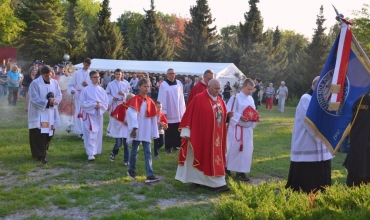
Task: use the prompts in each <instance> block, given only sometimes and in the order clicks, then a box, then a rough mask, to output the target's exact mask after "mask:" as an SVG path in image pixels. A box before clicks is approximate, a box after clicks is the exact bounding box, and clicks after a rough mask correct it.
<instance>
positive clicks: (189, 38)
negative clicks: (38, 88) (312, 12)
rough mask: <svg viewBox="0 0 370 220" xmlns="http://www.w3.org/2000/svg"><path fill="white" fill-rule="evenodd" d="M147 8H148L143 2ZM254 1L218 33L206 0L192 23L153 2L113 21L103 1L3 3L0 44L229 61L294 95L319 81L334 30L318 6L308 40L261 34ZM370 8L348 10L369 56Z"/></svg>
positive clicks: (35, 53)
mask: <svg viewBox="0 0 370 220" xmlns="http://www.w3.org/2000/svg"><path fill="white" fill-rule="evenodd" d="M149 3H150V4H149ZM258 3H259V0H249V9H246V12H245V14H244V21H242V22H240V23H239V24H236V25H229V26H227V27H223V28H221V29H220V30H219V31H218V30H217V27H216V26H215V25H214V21H215V18H213V17H212V13H211V10H210V8H209V5H208V1H207V0H195V5H193V6H191V7H190V9H189V11H190V18H184V17H180V16H177V15H175V14H164V13H162V12H160V11H157V10H156V8H155V2H154V0H151V1H150V2H149V1H148V9H146V10H144V11H143V12H142V13H138V12H132V11H124V13H123V14H121V16H120V17H119V18H118V19H117V21H115V22H111V21H110V18H111V9H110V8H109V0H103V1H102V2H101V3H100V2H99V1H97V0H43V1H36V0H3V3H0V6H1V8H2V13H0V21H2V22H0V30H2V31H0V46H12V47H17V48H19V51H18V55H19V57H18V59H19V60H25V61H29V62H30V61H32V60H34V59H38V60H44V61H45V62H47V63H60V62H61V57H63V54H65V53H67V54H69V55H70V57H71V62H72V63H78V62H81V60H83V58H84V57H86V56H88V57H91V58H106V59H127V60H160V61H164V60H165V61H172V60H175V61H191V62H232V63H234V64H235V65H236V66H237V67H238V68H239V69H240V70H241V71H242V72H243V73H244V74H245V75H246V76H247V77H252V78H255V77H259V78H261V79H262V80H263V82H265V83H266V85H267V83H269V82H273V83H274V84H275V86H277V85H278V84H280V81H281V80H284V81H285V82H286V84H287V86H288V87H289V89H290V94H295V95H297V96H300V95H301V94H302V93H304V92H305V91H306V90H307V89H308V88H309V87H310V84H311V80H312V79H313V78H314V76H316V75H319V74H320V72H321V70H322V67H323V65H324V63H325V59H326V56H327V54H328V52H329V50H330V47H331V44H332V43H333V40H334V39H335V37H336V35H337V33H338V30H339V25H338V24H337V25H334V26H333V27H331V28H330V30H329V33H328V34H326V33H325V30H326V28H325V27H324V23H325V20H326V19H325V18H324V16H323V10H324V8H323V7H322V6H321V7H320V8H318V15H317V19H316V27H315V29H314V33H313V35H312V38H311V39H308V38H307V37H305V36H304V35H302V34H299V33H296V32H295V31H292V30H280V29H279V27H278V26H277V27H276V28H274V29H267V30H266V31H263V17H262V16H261V12H260V11H259V9H258ZM369 9H370V6H369V5H368V4H364V5H363V8H361V9H360V10H357V11H353V12H352V16H353V18H351V19H350V20H351V21H352V22H354V23H355V24H356V25H355V26H354V27H352V30H353V32H354V34H355V36H356V37H357V39H358V41H359V42H360V44H361V45H362V47H363V49H364V50H365V52H366V53H367V54H370V38H369V37H368V36H369V35H370V11H369Z"/></svg>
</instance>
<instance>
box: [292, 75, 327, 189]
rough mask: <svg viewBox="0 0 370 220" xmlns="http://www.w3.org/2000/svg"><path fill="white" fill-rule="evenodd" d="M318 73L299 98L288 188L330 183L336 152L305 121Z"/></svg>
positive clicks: (310, 187) (318, 185)
mask: <svg viewBox="0 0 370 220" xmlns="http://www.w3.org/2000/svg"><path fill="white" fill-rule="evenodd" d="M318 81H319V77H318V76H317V77H316V78H315V79H314V80H313V82H312V86H311V89H310V90H309V91H308V92H307V93H306V94H304V95H303V96H302V97H301V99H300V100H299V103H298V106H297V110H296V114H295V118H294V126H293V134H292V151H291V154H290V160H291V162H290V169H289V176H288V182H287V185H286V188H292V189H293V190H295V191H300V190H302V191H303V192H306V193H309V192H311V191H313V192H316V191H317V190H319V189H323V187H324V186H330V185H331V161H330V160H331V159H332V158H333V156H332V155H331V154H330V151H329V150H328V148H327V147H326V146H325V144H324V143H323V142H322V141H321V140H320V139H319V138H318V137H317V136H316V134H315V133H314V132H313V130H312V129H311V128H310V127H309V126H308V124H306V122H305V121H304V120H305V117H306V112H307V108H308V106H309V104H310V101H311V97H312V94H313V91H314V90H315V88H316V85H317V82H318Z"/></svg>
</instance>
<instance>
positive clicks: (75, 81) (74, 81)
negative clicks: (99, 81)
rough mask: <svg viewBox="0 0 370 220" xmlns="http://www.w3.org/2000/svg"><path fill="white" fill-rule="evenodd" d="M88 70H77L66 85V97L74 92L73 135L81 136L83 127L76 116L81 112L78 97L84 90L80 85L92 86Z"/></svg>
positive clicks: (80, 120)
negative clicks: (84, 83)
mask: <svg viewBox="0 0 370 220" xmlns="http://www.w3.org/2000/svg"><path fill="white" fill-rule="evenodd" d="M89 73H90V70H89V69H88V70H84V69H79V70H77V71H76V72H75V73H74V74H73V75H72V78H71V79H70V81H69V83H68V95H72V93H71V92H72V91H75V94H74V96H75V99H74V100H75V104H76V111H75V115H74V117H75V118H74V127H73V132H74V133H75V134H82V133H83V127H82V119H81V118H78V114H79V113H80V112H81V103H80V96H81V92H82V89H83V88H84V87H83V85H82V83H83V82H86V83H87V84H89V85H92V82H91V79H90V75H89Z"/></svg>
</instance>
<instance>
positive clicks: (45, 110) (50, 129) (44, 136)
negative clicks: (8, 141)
mask: <svg viewBox="0 0 370 220" xmlns="http://www.w3.org/2000/svg"><path fill="white" fill-rule="evenodd" d="M40 73H41V74H40V77H38V78H37V79H35V80H33V81H32V83H31V84H30V87H29V91H28V94H29V96H30V101H29V105H28V128H29V135H30V136H29V140H30V147H31V153H32V157H34V158H37V159H38V160H39V161H41V162H42V163H44V164H46V163H48V161H47V160H46V150H47V149H48V148H49V144H50V141H51V139H52V137H53V135H54V130H55V128H57V127H59V126H60V118H59V112H58V103H59V102H60V101H61V100H62V93H61V91H60V88H59V85H58V81H56V80H54V79H52V78H51V76H52V69H51V68H50V66H43V67H42V68H41V71H40Z"/></svg>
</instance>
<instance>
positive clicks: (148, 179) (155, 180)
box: [145, 175, 159, 183]
mask: <svg viewBox="0 0 370 220" xmlns="http://www.w3.org/2000/svg"><path fill="white" fill-rule="evenodd" d="M158 181H159V179H158V178H157V177H155V176H154V175H151V176H148V177H147V178H146V180H145V183H154V182H158Z"/></svg>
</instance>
